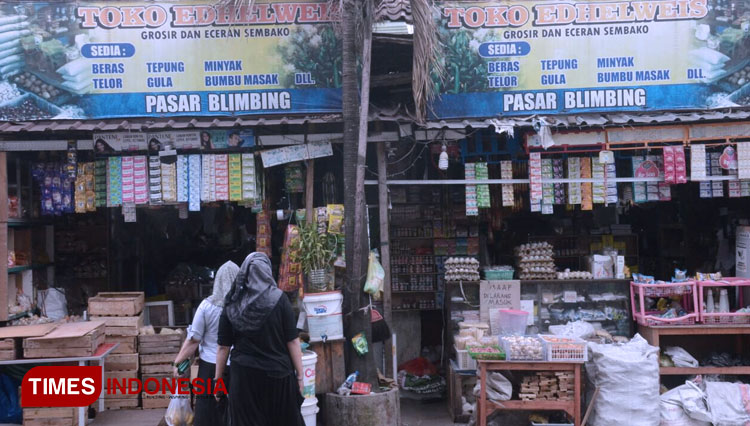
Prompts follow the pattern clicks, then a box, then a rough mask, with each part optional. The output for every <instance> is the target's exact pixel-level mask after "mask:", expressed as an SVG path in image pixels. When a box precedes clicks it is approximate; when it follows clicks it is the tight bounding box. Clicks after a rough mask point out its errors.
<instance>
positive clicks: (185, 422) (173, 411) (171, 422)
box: [164, 395, 193, 426]
mask: <svg viewBox="0 0 750 426" xmlns="http://www.w3.org/2000/svg"><path fill="white" fill-rule="evenodd" d="M164 420H166V422H167V425H168V426H193V409H192V408H190V398H189V397H188V396H187V395H172V399H171V400H170V401H169V406H168V407H167V413H166V414H165V415H164Z"/></svg>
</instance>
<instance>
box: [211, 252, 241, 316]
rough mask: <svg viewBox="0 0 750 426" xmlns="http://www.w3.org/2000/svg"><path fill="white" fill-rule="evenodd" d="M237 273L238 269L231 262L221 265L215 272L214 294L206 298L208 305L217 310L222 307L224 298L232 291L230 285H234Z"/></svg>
mask: <svg viewBox="0 0 750 426" xmlns="http://www.w3.org/2000/svg"><path fill="white" fill-rule="evenodd" d="M238 272H240V267H239V266H237V264H236V263H234V262H232V261H231V260H230V261H229V262H227V263H225V264H223V265H221V268H219V270H218V271H216V278H214V292H213V294H211V296H209V297H208V303H210V304H212V305H214V306H218V307H219V308H221V307H223V306H224V298H225V297H226V295H227V293H229V290H231V289H232V283H234V279H235V278H236V277H237V273H238Z"/></svg>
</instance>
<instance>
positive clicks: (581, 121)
mask: <svg viewBox="0 0 750 426" xmlns="http://www.w3.org/2000/svg"><path fill="white" fill-rule="evenodd" d="M541 119H543V120H544V121H546V123H547V124H549V125H550V126H552V127H555V128H564V127H604V126H616V125H638V124H667V123H678V122H685V123H690V122H701V121H721V120H728V121H732V120H746V119H750V110H747V109H745V110H711V111H691V112H666V113H657V112H652V113H610V114H576V115H558V116H538V115H530V116H525V117H502V118H501V117H498V118H487V119H453V120H435V121H430V122H427V123H426V124H425V125H424V126H421V127H423V128H426V129H464V128H466V127H473V128H487V127H490V126H495V127H496V128H497V127H500V126H508V127H531V126H533V125H534V123H535V122H537V121H539V120H541ZM340 121H341V114H324V115H308V116H269V117H198V118H196V117H172V118H129V119H109V120H40V121H24V122H0V135H2V134H3V133H5V134H18V133H41V132H63V131H79V132H114V131H162V130H190V129H211V128H232V127H253V126H275V125H303V124H308V123H310V124H322V123H336V122H340ZM370 121H390V122H401V123H408V122H412V121H414V116H413V115H412V114H411V113H410V112H408V111H406V109H405V108H404V107H403V106H400V105H399V106H394V107H391V108H384V107H380V108H378V107H374V106H371V108H370Z"/></svg>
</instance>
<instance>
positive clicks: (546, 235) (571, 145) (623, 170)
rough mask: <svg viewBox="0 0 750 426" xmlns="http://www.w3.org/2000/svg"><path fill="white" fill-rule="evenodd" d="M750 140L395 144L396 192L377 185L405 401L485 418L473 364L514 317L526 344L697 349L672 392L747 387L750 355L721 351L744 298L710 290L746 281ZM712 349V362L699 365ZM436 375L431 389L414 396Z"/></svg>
mask: <svg viewBox="0 0 750 426" xmlns="http://www.w3.org/2000/svg"><path fill="white" fill-rule="evenodd" d="M746 130H747V125H746V123H727V124H718V123H716V124H687V125H684V126H651V127H644V128H640V127H634V128H632V129H627V130H625V129H621V128H615V127H612V128H605V129H604V130H585V129H584V130H582V131H578V132H575V131H569V132H564V131H561V132H557V133H554V134H553V137H554V139H555V141H556V143H555V145H553V146H551V147H548V149H546V150H542V149H541V147H540V140H539V138H538V136H537V135H536V132H534V131H529V132H523V133H522V134H521V135H519V134H518V132H516V134H515V136H513V137H511V136H508V135H500V136H498V134H496V133H490V132H483V131H481V130H478V131H474V132H472V133H469V132H467V133H465V134H464V136H462V134H461V132H459V131H456V132H450V131H449V132H445V131H444V132H435V136H436V139H438V141H435V142H432V143H431V141H430V140H425V141H424V148H423V150H422V152H421V153H419V151H418V150H417V151H416V153H415V150H414V149H413V148H412V149H410V148H409V144H408V143H407V144H397V143H393V144H390V145H387V146H389V149H390V151H389V156H388V158H387V159H385V161H384V162H385V163H387V164H388V179H386V180H385V181H383V180H382V179H380V180H379V181H377V182H376V181H374V180H373V181H369V182H368V183H370V184H372V185H375V184H376V183H377V184H378V185H379V186H381V187H382V186H384V185H385V186H387V187H388V189H389V192H388V197H387V198H386V199H385V200H387V203H388V205H389V206H390V208H389V215H388V218H387V223H385V226H387V227H388V229H387V232H386V233H385V234H384V233H383V230H382V229H381V232H380V236H381V247H383V243H384V241H387V242H388V258H389V260H388V261H389V263H390V265H389V266H390V268H389V269H390V274H389V277H388V278H390V283H389V284H390V288H391V301H392V306H393V318H394V320H393V323H394V325H393V326H394V329H395V330H394V331H395V334H396V335H397V337H398V341H399V346H398V353H397V356H398V361H399V370H400V372H399V378H400V383H401V385H402V391H404V392H402V394H404V395H409V393H410V392H411V393H416V394H418V395H420V397H421V398H425V397H432V398H435V397H440V396H442V395H445V396H446V397H447V399H448V406H449V410H450V411H451V413H452V415H453V418H454V419H455V420H462V421H466V420H467V419H468V418H469V417H470V416H471V415H473V413H475V412H476V408H475V405H474V401H476V397H475V394H476V392H475V391H474V385H475V384H476V383H477V377H476V374H474V371H475V369H476V365H477V362H476V360H474V359H472V357H471V355H470V353H471V352H472V349H474V348H476V347H485V346H490V347H492V346H495V345H496V346H498V347H500V348H501V350H502V349H503V345H502V341H501V340H498V337H497V336H498V335H500V336H502V335H503V334H507V333H508V331H507V330H502V325H503V322H504V321H508V319H507V318H506V319H505V320H501V319H500V318H499V315H498V313H499V312H502V311H503V310H512V311H517V312H520V313H523V320H522V322H523V327H521V328H520V329H518V331H516V332H515V333H518V334H522V335H524V334H525V335H527V336H536V335H538V334H545V333H547V334H548V333H552V334H555V333H561V332H562V333H565V332H574V333H575V334H576V335H577V336H580V337H582V338H583V339H584V340H586V341H589V342H596V343H613V342H627V341H628V340H629V339H630V338H631V337H633V336H634V334H636V333H641V334H642V335H643V336H645V337H646V338H647V340H648V342H649V343H651V344H652V345H654V346H655V347H659V344H658V341H659V340H658V338H657V337H656V336H660V335H667V336H673V335H682V334H684V335H689V336H693V339H689V340H690V342H688V339H686V340H684V341H677V340H669V339H672V338H668V340H669V343H670V344H678V343H680V342H682V343H680V344H681V345H682V346H684V348H683V349H685V350H687V352H689V353H695V354H696V356H697V357H698V358H700V359H701V361H700V365H701V366H700V367H699V368H697V369H689V368H686V367H684V366H680V367H677V366H674V365H671V364H670V365H665V366H663V367H662V368H661V374H662V375H663V376H667V379H669V377H676V379H675V380H672V379H669V380H666V381H664V380H662V382H663V383H664V384H665V385H668V386H674V385H675V384H677V383H679V380H683V381H684V379H685V378H690V377H692V376H694V375H697V374H700V373H702V372H703V373H705V372H724V373H727V374H730V373H731V374H737V375H741V374H743V372H744V370H743V368H746V367H745V366H744V361H742V359H741V356H739V354H741V353H742V352H743V351H744V350H746V344H747V342H746V341H745V340H744V339H741V338H740V337H736V338H735V337H731V338H730V339H727V338H726V337H721V336H733V335H734V336H736V335H741V334H744V332H743V331H742V329H741V327H742V324H744V322H742V321H744V320H743V318H745V310H746V309H747V306H746V302H745V299H744V298H743V297H741V295H742V294H743V291H742V290H741V289H742V285H734V286H729V287H727V285H728V284H727V282H726V280H725V279H722V280H723V281H722V280H719V281H722V282H721V283H719V284H711V282H710V281H706V280H709V279H711V277H715V278H716V279H717V280H718V277H721V276H724V277H726V276H732V275H734V274H735V268H734V265H735V264H734V262H735V260H734V255H733V253H732V250H734V240H735V233H736V232H738V231H736V229H739V228H738V227H737V225H739V224H743V223H747V222H748V218H747V216H746V215H745V213H744V211H745V207H744V206H745V204H746V200H747V198H746V197H748V196H750V192H747V191H744V190H743V188H744V186H745V184H746V183H747V181H745V180H744V176H747V174H746V173H748V171H747V169H746V168H747V163H746V162H745V163H744V165H743V160H742V158H744V154H742V152H745V150H746V149H747V146H746V145H745V142H742V140H743V137H744V136H743V135H745V134H746ZM428 134H430V133H429V132H425V135H428ZM447 135H450V137H448V136H447ZM678 135H679V136H678ZM675 139H676V140H675ZM391 158H392V159H393V160H390V159H391ZM689 182H694V183H689ZM745 189H747V188H745ZM743 191H744V192H743ZM380 194H381V195H382V194H383V192H382V191H381V192H380ZM383 201H384V200H383V199H382V198H381V199H380V202H381V203H382V202H383ZM380 225H381V227H382V226H384V222H383V219H382V218H381V222H380ZM745 244H746V243H745ZM738 247H740V245H738ZM743 247H744V246H743ZM384 261H385V260H384ZM741 267H744V263H742V262H741V260H740V258H739V257H738V258H737V268H741ZM688 271H689V272H688ZM698 272H700V273H701V274H703V275H701V274H697V273H698ZM709 273H711V274H714V273H718V274H715V275H709ZM736 273H737V274H739V269H737V272H736ZM721 274H724V275H721ZM644 275H653V276H656V277H657V278H661V279H663V280H665V281H666V282H667V284H664V283H663V282H661V281H660V282H659V283H658V284H657V289H656V290H653V289H652V290H649V291H650V292H646V293H645V297H643V298H639V293H638V291H635V292H634V293H632V294H631V285H632V284H631V282H634V281H635V282H638V281H639V280H640V279H641V277H642V276H644ZM691 278H695V279H698V280H699V281H698V282H702V283H703V284H702V287H701V286H699V285H696V287H695V290H694V291H692V292H691V293H690V295H689V297H687V298H685V299H684V300H681V299H680V300H678V298H677V296H678V293H675V294H672V293H670V291H669V289H670V288H678V289H680V288H681V289H684V288H685V284H684V283H683V282H684V281H686V280H687V281H689V280H690V279H691ZM650 279H651V280H653V278H650ZM729 282H730V283H731V282H733V281H732V279H729ZM735 283H736V281H735ZM387 284H388V283H387ZM712 285H714V286H716V287H713V289H712ZM633 288H634V289H635V290H637V289H638V288H639V287H635V286H634V287H633ZM721 289H723V290H724V291H723V292H722V291H720V290H721ZM722 295H723V296H722ZM683 296H685V294H684V293H679V297H680V298H683ZM745 296H746V295H745ZM722 297H723V300H724V305H722V306H721V307H720V306H719V305H720V303H719V299H721V298H722ZM708 298H711V300H707V299H708ZM714 301H715V302H714ZM714 303H716V307H715V308H708V307H707V306H712V307H713V305H714ZM727 304H728V306H729V307H727ZM642 306H643V313H642V312H641V307H642ZM704 307H706V308H704ZM701 309H711V310H712V312H708V313H707V312H705V311H704V313H703V314H701V313H700V310H701ZM720 309H721V310H720ZM685 315H687V318H688V319H689V321H691V322H690V323H687V322H685V319H684V318H683V316H685ZM701 315H703V317H701ZM645 318H647V319H645ZM737 321H740V323H736V322H737ZM683 324H686V325H683ZM692 324H695V325H692ZM417 327H418V328H417ZM472 327H474V328H472ZM570 327H573V328H572V329H571V328H570ZM714 331H715V335H714V334H713V333H714ZM712 335H714V337H708V338H707V339H709V340H703V339H706V337H700V338H696V337H697V336H712ZM712 339H713V340H712ZM730 340H731V342H730ZM704 341H705V342H708V341H710V342H712V344H713V345H716V346H710V347H714V348H715V349H716V353H714V354H711V353H708V352H707V351H699V350H697V349H696V348H697V347H699V346H700V345H701V344H702V343H699V342H704ZM639 345H640V343H638V344H634V345H633V347H638V348H639V349H637V350H638V351H640V350H641V349H642V348H641V346H639ZM661 350H662V351H666V350H667V346H664V344H663V343H662V346H661ZM634 351H635V349H634ZM638 353H641V352H638ZM505 354H506V355H507V350H505ZM663 357H667V358H669V357H670V355H667V354H666V352H665V353H664V355H663ZM657 358H658V357H651V356H650V355H649V356H646V355H645V353H644V355H643V358H642V359H643V360H644V362H651V361H654V362H655V361H656V360H657ZM540 359H544V358H540ZM410 360H420V362H419V363H415V362H412V361H410ZM647 360H648V361H647ZM696 362H698V361H696ZM704 362H705V363H706V364H705V366H704ZM430 364H431V365H432V366H434V368H432V369H430V368H427V369H425V366H426V365H430ZM417 365H419V368H417V367H416V366H417ZM425 372H427V373H428V376H429V377H431V379H430V380H431V381H430V384H429V385H425V384H424V383H423V384H421V385H420V386H415V383H416V382H415V378H416V377H419V376H420V375H421V374H423V373H425ZM717 374H720V373H717ZM657 376H658V373H657V374H656V375H655V376H654V377H657ZM656 380H658V378H657V379H656ZM511 381H512V391H511V393H510V394H509V395H508V398H512V403H510V405H512V404H515V400H516V399H518V398H519V397H520V394H521V393H522V392H521V390H520V389H521V386H522V383H521V381H520V380H518V378H517V377H516V378H515V380H511ZM477 386H478V385H477ZM589 391H590V390H589ZM589 396H590V393H589ZM584 399H585V398H584ZM495 403H496V404H502V402H498V401H495ZM506 405H507V404H506ZM657 411H658V410H657ZM503 418H506V417H503ZM508 419H510V418H508ZM515 419H516V421H517V420H518V418H517V417H515ZM578 420H579V421H580V418H579V419H578ZM507 421H510V420H507Z"/></svg>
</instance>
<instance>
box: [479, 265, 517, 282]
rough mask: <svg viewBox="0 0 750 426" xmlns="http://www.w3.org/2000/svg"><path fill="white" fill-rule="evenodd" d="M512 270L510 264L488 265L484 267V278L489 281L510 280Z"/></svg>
mask: <svg viewBox="0 0 750 426" xmlns="http://www.w3.org/2000/svg"><path fill="white" fill-rule="evenodd" d="M514 272H515V271H514V270H513V267H511V266H489V267H487V268H484V279H486V280H490V281H503V280H512V279H513V273H514Z"/></svg>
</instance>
